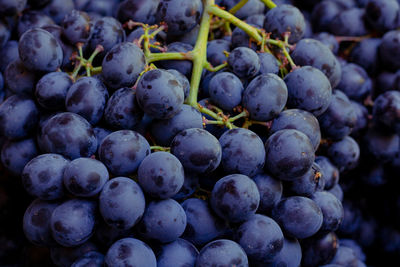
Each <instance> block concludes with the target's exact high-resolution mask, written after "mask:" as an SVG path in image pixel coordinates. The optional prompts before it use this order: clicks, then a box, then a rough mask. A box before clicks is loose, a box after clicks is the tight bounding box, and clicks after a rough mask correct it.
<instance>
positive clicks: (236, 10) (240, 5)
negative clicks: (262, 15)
mask: <svg viewBox="0 0 400 267" xmlns="http://www.w3.org/2000/svg"><path fill="white" fill-rule="evenodd" d="M247 2H249V0H240V2H239V3H237V4H236V5H235V6H234V7H232V8H231V9H229V13H231V14H236V12H238V11H239V9H241V8H242V7H243V6H244V5H245V4H247Z"/></svg>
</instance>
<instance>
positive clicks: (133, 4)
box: [117, 0, 160, 25]
mask: <svg viewBox="0 0 400 267" xmlns="http://www.w3.org/2000/svg"><path fill="white" fill-rule="evenodd" d="M159 3H160V0H125V1H121V3H120V4H119V5H118V9H117V18H118V20H119V21H121V22H126V21H128V20H130V19H131V20H133V21H137V22H142V23H147V24H149V25H152V24H154V23H155V22H156V18H155V16H156V14H157V12H156V11H157V7H158V5H159Z"/></svg>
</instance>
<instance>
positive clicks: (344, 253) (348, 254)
mask: <svg viewBox="0 0 400 267" xmlns="http://www.w3.org/2000/svg"><path fill="white" fill-rule="evenodd" d="M330 263H331V264H337V265H339V266H348V267H357V266H358V263H357V256H356V254H355V253H354V251H353V250H352V249H351V248H348V247H344V246H339V248H338V250H337V252H336V254H335V257H333V259H332V261H331V262H330Z"/></svg>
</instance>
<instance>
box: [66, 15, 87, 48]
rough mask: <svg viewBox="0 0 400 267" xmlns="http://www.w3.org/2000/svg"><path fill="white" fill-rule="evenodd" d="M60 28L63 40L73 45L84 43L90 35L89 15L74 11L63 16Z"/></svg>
mask: <svg viewBox="0 0 400 267" xmlns="http://www.w3.org/2000/svg"><path fill="white" fill-rule="evenodd" d="M62 27H63V33H64V36H65V38H66V39H67V40H68V41H69V42H70V43H71V44H73V45H75V44H77V43H86V42H87V41H89V39H90V36H91V33H92V31H91V27H92V25H91V24H90V17H89V15H88V14H87V13H86V12H83V11H79V10H75V9H74V10H72V11H71V12H69V13H68V14H66V15H65V17H64V19H63V21H62Z"/></svg>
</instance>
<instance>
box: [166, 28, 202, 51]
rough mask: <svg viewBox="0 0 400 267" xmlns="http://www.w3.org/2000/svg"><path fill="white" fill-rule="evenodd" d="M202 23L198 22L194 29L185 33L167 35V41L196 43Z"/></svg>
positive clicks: (193, 44)
mask: <svg viewBox="0 0 400 267" xmlns="http://www.w3.org/2000/svg"><path fill="white" fill-rule="evenodd" d="M199 30H200V25H199V24H197V25H196V26H195V27H194V28H193V29H191V30H190V31H189V32H187V33H185V34H183V35H172V34H168V35H167V42H168V43H170V42H174V41H175V42H181V43H186V44H190V45H191V46H195V45H196V41H197V36H198V35H199Z"/></svg>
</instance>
